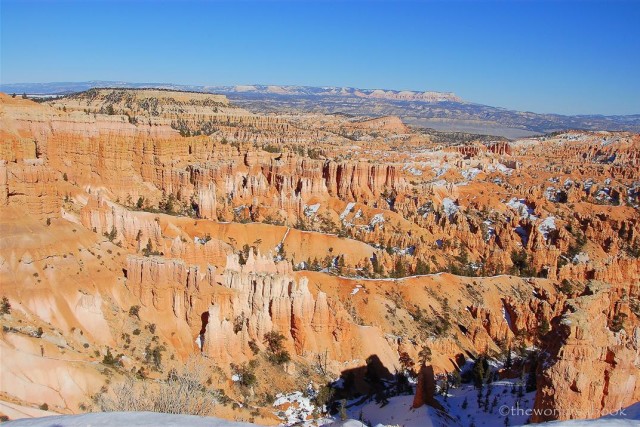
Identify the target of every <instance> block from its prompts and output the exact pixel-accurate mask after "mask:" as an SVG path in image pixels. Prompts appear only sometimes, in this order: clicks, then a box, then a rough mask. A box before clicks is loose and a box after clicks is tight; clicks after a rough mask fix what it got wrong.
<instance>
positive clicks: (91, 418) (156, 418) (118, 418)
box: [2, 412, 255, 427]
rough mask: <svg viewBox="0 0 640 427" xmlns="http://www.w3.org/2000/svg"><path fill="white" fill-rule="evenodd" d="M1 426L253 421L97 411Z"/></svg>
mask: <svg viewBox="0 0 640 427" xmlns="http://www.w3.org/2000/svg"><path fill="white" fill-rule="evenodd" d="M2 425H3V426H20V427H52V426H56V427H88V426H91V427H115V426H128V427H151V426H163V427H174V426H175V427H178V426H190V427H255V424H249V423H238V422H233V421H228V420H223V419H220V418H211V417H196V416H194V415H173V414H159V413H156V412H99V413H90V414H80V415H58V416H54V417H42V418H25V419H22V420H16V421H9V422H7V423H3V424H2Z"/></svg>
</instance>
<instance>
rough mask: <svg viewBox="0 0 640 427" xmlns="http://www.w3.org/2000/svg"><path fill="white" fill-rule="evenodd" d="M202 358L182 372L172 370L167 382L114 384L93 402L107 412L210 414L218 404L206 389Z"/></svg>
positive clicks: (126, 381) (195, 359)
mask: <svg viewBox="0 0 640 427" xmlns="http://www.w3.org/2000/svg"><path fill="white" fill-rule="evenodd" d="M203 365H204V363H203V361H202V358H201V357H191V358H189V360H188V361H187V363H186V364H185V365H184V366H183V367H182V368H180V370H174V369H172V370H171V371H170V372H169V375H168V377H167V379H166V380H159V381H153V382H149V381H134V380H133V379H132V378H127V379H126V380H125V381H123V382H121V383H118V384H114V385H113V386H111V388H110V389H109V390H107V391H106V392H105V393H101V394H99V395H97V396H95V397H94V401H95V402H96V404H97V405H98V407H99V408H100V410H102V411H105V412H114V411H151V412H163V413H168V414H190V415H201V416H206V415H209V413H210V412H211V410H212V409H213V405H214V404H215V403H216V402H217V394H216V392H211V391H209V390H207V388H206V386H205V382H206V378H205V372H204V370H203Z"/></svg>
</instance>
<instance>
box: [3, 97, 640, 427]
mask: <svg viewBox="0 0 640 427" xmlns="http://www.w3.org/2000/svg"><path fill="white" fill-rule="evenodd" d="M267 89H269V90H270V93H276V94H277V93H280V92H282V90H280V89H278V88H276V87H270V88H253V89H251V88H246V90H245V91H244V92H246V91H262V90H267ZM334 89H335V88H334ZM327 90H328V89H327ZM235 91H236V92H238V91H240V90H238V88H236V90H235ZM280 95H282V94H280ZM348 95H349V96H358V97H361V98H363V99H366V100H368V101H369V100H371V99H372V98H373V99H376V100H379V99H387V100H388V99H391V100H394V101H412V102H413V101H420V102H423V101H424V102H427V101H428V102H431V101H433V100H434V99H436V98H437V100H438V101H444V102H457V101H459V100H458V99H457V98H455V96H454V95H452V94H444V95H442V96H444V98H443V99H439V97H440V95H438V94H433V93H414V92H411V93H408V92H407V93H405V92H385V91H368V92H358V93H356V92H353V91H352V92H349V94H348ZM445 95H446V96H445ZM308 96H319V95H308ZM345 96H346V95H345ZM230 97H231V96H230ZM459 136H460V135H448V134H444V133H443V134H435V133H433V132H429V131H426V130H424V129H421V128H418V127H414V126H411V125H410V123H409V122H408V121H407V120H403V119H402V118H400V117H397V116H395V115H377V116H375V117H372V116H369V115H364V114H363V115H351V114H344V113H338V112H331V111H325V112H318V111H315V112H305V111H300V110H290V109H283V110H278V111H275V112H274V111H267V109H260V111H257V110H256V109H255V108H253V107H252V106H251V105H248V104H247V103H243V102H235V101H234V100H233V99H231V100H230V99H228V98H227V96H225V95H223V94H211V93H201V92H187V91H177V90H166V89H158V88H154V89H131V88H91V89H89V90H87V91H84V92H79V93H73V94H69V95H67V96H64V97H60V98H55V99H50V100H44V101H41V102H34V101H32V100H29V99H22V98H20V97H12V96H11V95H7V94H0V139H1V142H0V230H1V232H0V285H1V288H0V297H1V298H4V300H3V302H2V314H0V321H1V323H2V325H3V330H2V333H1V335H0V358H1V361H2V371H1V373H0V400H2V402H6V404H11V405H17V406H21V407H24V408H30V409H31V410H33V411H37V410H38V409H36V408H37V407H40V409H39V410H43V411H44V410H47V411H52V412H55V413H58V414H78V413H82V412H87V411H91V410H100V409H102V407H101V406H100V403H101V402H104V399H105V398H106V397H108V396H112V395H113V394H114V392H116V390H117V389H116V388H114V387H115V386H116V385H117V384H121V383H123V382H126V381H131V382H133V383H134V384H135V386H136V387H138V386H140V387H142V386H143V385H145V384H149V387H154V386H155V385H156V384H158V383H161V382H162V381H165V380H168V379H170V378H171V377H172V375H174V376H175V375H177V374H176V372H178V371H179V370H180V369H181V368H182V367H183V366H186V365H187V364H188V363H187V361H191V360H194V358H195V360H197V363H198V366H200V371H201V372H202V373H204V376H205V378H204V382H203V384H204V385H203V389H206V393H208V394H207V396H210V398H212V399H215V401H216V404H215V405H214V407H213V408H212V409H211V411H210V415H214V416H216V417H219V418H224V419H229V420H234V421H242V422H252V423H257V424H264V425H275V424H279V423H285V424H286V423H287V422H288V421H287V418H286V417H285V416H283V415H282V414H284V413H286V411H288V410H289V408H290V407H291V402H287V403H286V404H284V403H283V404H280V406H279V407H274V405H276V404H277V403H278V399H276V394H287V393H294V392H298V391H301V390H311V391H309V392H308V393H307V392H305V393H307V394H309V395H310V396H315V397H314V399H315V400H314V402H315V403H314V405H315V408H316V410H315V413H314V414H311V413H310V414H309V415H308V420H307V421H310V422H311V421H312V420H316V422H317V423H318V425H320V423H321V420H322V419H324V418H323V417H326V416H327V414H333V415H335V414H336V413H337V412H338V411H340V405H341V404H343V403H341V402H347V401H348V402H350V403H349V405H355V403H353V402H356V401H357V400H358V399H363V398H365V397H368V398H369V399H370V400H369V401H372V400H373V399H374V396H375V398H376V399H377V398H378V397H380V396H386V397H387V398H388V397H389V393H390V392H389V390H388V389H389V388H391V387H387V386H389V384H392V383H393V384H395V386H394V387H397V388H398V389H399V388H400V386H399V384H400V383H401V382H400V380H399V378H400V376H406V377H408V378H409V379H411V380H412V381H413V380H414V379H415V381H417V384H413V385H416V387H415V388H416V389H417V392H416V391H414V390H413V388H412V387H413V385H411V384H412V383H410V386H409V388H408V390H409V393H410V394H414V393H415V394H416V396H415V399H413V406H416V407H421V406H423V404H426V405H428V406H430V409H429V410H430V411H431V410H437V411H441V412H442V413H446V412H447V408H446V407H445V406H446V405H441V404H440V403H438V401H436V400H435V398H434V396H433V394H434V393H435V392H436V390H439V391H441V390H442V389H443V387H446V388H448V387H449V386H450V381H449V378H452V376H455V375H461V376H462V377H463V380H465V378H464V376H465V373H467V374H468V375H472V374H471V372H475V366H479V361H482V360H485V359H486V360H491V361H492V363H494V365H496V366H498V365H499V369H494V371H495V375H496V378H497V377H498V376H499V377H500V379H506V380H513V381H514V384H515V381H518V379H519V378H524V377H525V376H526V377H527V378H531V379H532V380H531V383H532V384H533V385H532V389H531V390H529V391H528V392H529V393H533V395H532V396H533V397H532V398H531V405H532V409H537V410H539V412H536V413H534V415H533V416H532V417H531V419H530V420H529V421H531V422H544V421H552V420H558V419H560V420H569V419H581V418H598V417H600V416H604V415H607V414H609V413H611V412H614V411H617V410H620V409H621V408H626V407H629V406H631V405H634V404H636V403H637V402H639V401H640V300H639V296H640V215H639V209H640V134H637V133H633V132H628V131H596V130H592V131H585V130H581V131H578V130H566V131H558V132H553V133H547V134H544V135H539V136H529V137H524V138H519V139H513V140H507V139H506V138H498V137H495V138H494V137H486V136H475V135H465V136H464V138H462V139H463V140H462V141H461V140H460V138H459ZM514 360H515V361H514ZM472 366H473V368H472ZM491 366H493V365H491ZM494 367H495V366H494ZM487 369H488V368H487ZM487 372H488V371H487ZM336 380H337V381H336ZM394 381H395V382H394ZM336 382H340V383H342V384H343V387H335V386H333V385H335V384H336ZM454 383H455V381H452V382H451V384H453V385H452V387H454V388H455V387H456V385H455V384H454ZM344 384H347V385H344ZM458 385H459V384H458ZM528 385H529V381H527V387H528ZM483 387H489V385H488V384H487V383H486V379H485V382H483V381H482V380H481V381H480V384H479V388H480V389H481V390H482V389H483ZM203 393H205V392H203ZM323 393H324V394H326V397H327V398H326V399H323V398H321V396H323V395H324V394H323ZM115 394H117V393H115ZM401 394H402V393H400V395H401ZM393 397H395V396H393ZM274 401H275V402H276V403H275V404H274ZM360 403H362V402H360ZM360 403H359V404H360ZM44 404H46V408H45V409H43V408H44V406H43V405H44ZM485 406H488V405H485ZM274 408H275V409H274ZM538 414H542V415H538ZM199 415H201V414H199ZM443 416H444V415H443ZM496 419H497V420H498V421H497V422H499V423H502V421H501V420H500V419H499V418H497V415H496ZM450 423H451V425H458V424H455V423H459V425H467V424H466V421H465V423H463V422H462V421H460V422H459V421H456V420H455V419H454V418H451V420H450ZM389 424H394V423H393V422H391V421H389Z"/></svg>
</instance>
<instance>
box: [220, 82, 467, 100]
mask: <svg viewBox="0 0 640 427" xmlns="http://www.w3.org/2000/svg"><path fill="white" fill-rule="evenodd" d="M210 89H216V90H217V91H219V92H221V93H255V94H261V95H264V94H276V95H289V96H336V97H340V96H355V97H358V98H374V99H387V100H397V101H421V102H463V100H462V99H461V98H460V97H458V96H457V95H456V94H454V93H453V92H436V91H425V92H419V91H411V90H389V89H358V88H353V87H339V86H323V87H312V86H289V85H284V86H277V85H239V86H218V87H210Z"/></svg>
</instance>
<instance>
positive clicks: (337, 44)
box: [0, 0, 640, 114]
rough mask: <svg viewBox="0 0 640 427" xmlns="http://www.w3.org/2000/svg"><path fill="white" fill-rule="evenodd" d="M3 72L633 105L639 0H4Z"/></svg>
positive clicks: (535, 106)
mask: <svg viewBox="0 0 640 427" xmlns="http://www.w3.org/2000/svg"><path fill="white" fill-rule="evenodd" d="M0 7H1V10H0V13H1V18H0V19H1V24H2V25H1V49H2V50H1V60H2V62H1V65H0V71H1V74H0V81H2V83H16V82H52V81H85V80H120V81H131V82H167V83H168V82H172V83H185V84H205V85H206V84H209V85H232V84H251V83H261V84H283V85H284V84H294V85H309V86H329V85H331V86H353V87H360V88H385V89H412V90H437V91H452V92H455V93H456V94H458V95H459V96H461V97H463V98H464V99H466V100H469V101H473V102H479V103H483V104H488V105H493V106H500V107H505V108H513V109H518V110H523V111H534V112H557V113H564V114H587V113H601V114H640V1H634V0H630V1H607V2H598V1H566V2H563V1H549V2H543V1H542V2H541V1H533V0H532V1H506V0H505V1H494V2H483V1H449V2H445V1H406V2H405V1H364V0H360V1H358V0H354V1H348V2H339V1H327V0H325V1H321V2H310V1H302V0H298V1H290V2H280V1H262V2H252V1H235V2H224V1H195V0H183V1H174V2H170V1H163V2H153V1H150V0H147V1H144V0H138V1H106V0H104V1H100V0H94V1H91V0H85V1H80V0H76V1H66V2H62V1H53V0H49V1H44V0H43V1H35V2H32V1H26V0H21V1H18V0H1V6H0Z"/></svg>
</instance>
